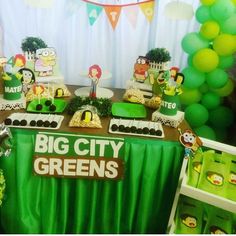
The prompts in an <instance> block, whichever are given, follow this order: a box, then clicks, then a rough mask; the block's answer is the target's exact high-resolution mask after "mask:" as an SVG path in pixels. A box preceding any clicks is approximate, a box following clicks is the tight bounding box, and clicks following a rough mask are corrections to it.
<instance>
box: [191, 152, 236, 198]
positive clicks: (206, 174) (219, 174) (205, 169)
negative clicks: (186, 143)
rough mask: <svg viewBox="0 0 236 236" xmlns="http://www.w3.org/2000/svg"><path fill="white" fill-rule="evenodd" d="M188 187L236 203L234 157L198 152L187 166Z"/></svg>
mask: <svg viewBox="0 0 236 236" xmlns="http://www.w3.org/2000/svg"><path fill="white" fill-rule="evenodd" d="M187 183H188V185H191V186H192V187H196V188H199V189H202V190H204V191H206V192H210V193H212V194H216V195H219V196H221V197H224V198H227V199H230V200H232V201H236V156H235V155H231V154H228V153H224V152H222V153H216V152H215V151H214V150H207V151H198V152H197V153H196V154H195V155H194V157H193V158H191V159H190V160H189V164H188V182H187Z"/></svg>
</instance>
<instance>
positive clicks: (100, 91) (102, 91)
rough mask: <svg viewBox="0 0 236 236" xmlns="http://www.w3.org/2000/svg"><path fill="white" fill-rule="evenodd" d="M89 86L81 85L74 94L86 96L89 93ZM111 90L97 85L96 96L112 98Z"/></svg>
mask: <svg viewBox="0 0 236 236" xmlns="http://www.w3.org/2000/svg"><path fill="white" fill-rule="evenodd" d="M90 89H91V87H82V88H79V89H76V90H75V95H76V96H85V97H88V96H89V93H90ZM113 94H114V93H113V91H112V90H110V89H107V88H100V87H97V94H96V95H97V97H98V98H112V97H113Z"/></svg>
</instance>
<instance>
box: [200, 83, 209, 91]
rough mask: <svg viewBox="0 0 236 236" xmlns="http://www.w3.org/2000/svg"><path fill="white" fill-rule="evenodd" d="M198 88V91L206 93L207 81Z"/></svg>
mask: <svg viewBox="0 0 236 236" xmlns="http://www.w3.org/2000/svg"><path fill="white" fill-rule="evenodd" d="M198 89H199V92H200V93H206V92H208V91H209V86H208V85H207V83H204V84H202V85H201V86H200V87H199V88H198Z"/></svg>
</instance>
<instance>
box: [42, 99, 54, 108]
mask: <svg viewBox="0 0 236 236" xmlns="http://www.w3.org/2000/svg"><path fill="white" fill-rule="evenodd" d="M44 104H45V105H46V106H48V107H49V106H50V105H51V104H52V101H51V100H46V101H45V103H44Z"/></svg>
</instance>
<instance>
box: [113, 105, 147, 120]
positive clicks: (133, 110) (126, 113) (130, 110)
mask: <svg viewBox="0 0 236 236" xmlns="http://www.w3.org/2000/svg"><path fill="white" fill-rule="evenodd" d="M111 112H112V115H113V116H117V117H123V118H146V117H147V111H146V108H145V106H144V105H143V104H136V103H127V102H114V103H113V104H112V107H111Z"/></svg>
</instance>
